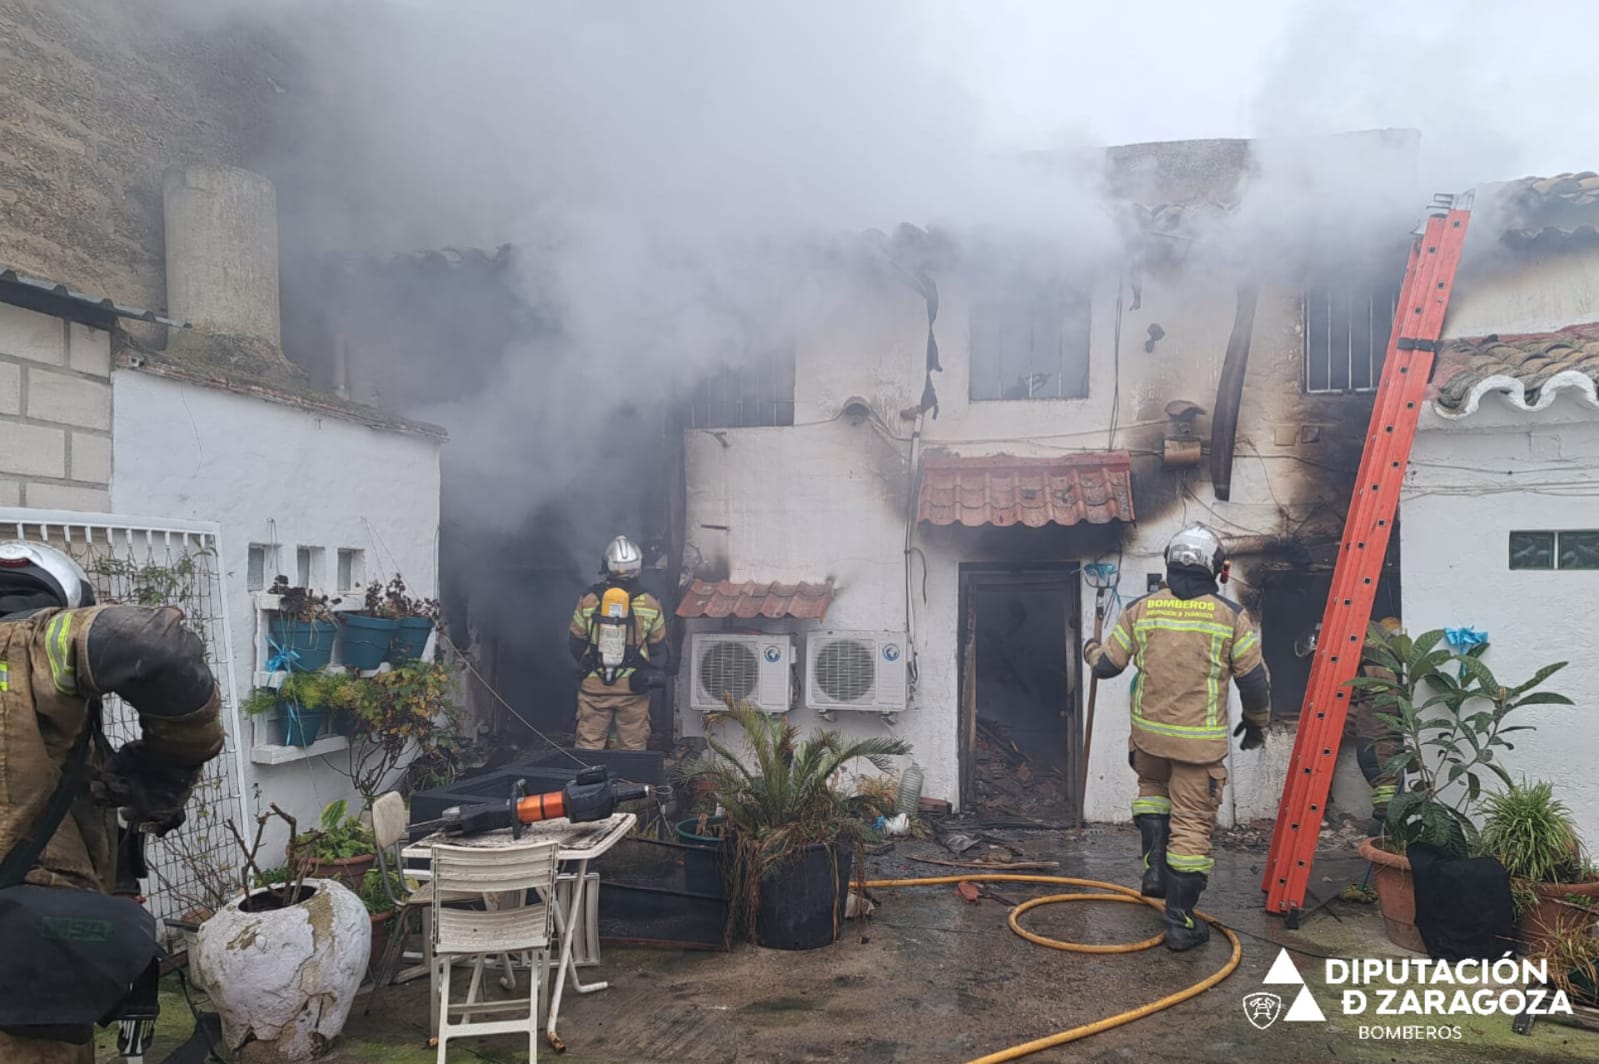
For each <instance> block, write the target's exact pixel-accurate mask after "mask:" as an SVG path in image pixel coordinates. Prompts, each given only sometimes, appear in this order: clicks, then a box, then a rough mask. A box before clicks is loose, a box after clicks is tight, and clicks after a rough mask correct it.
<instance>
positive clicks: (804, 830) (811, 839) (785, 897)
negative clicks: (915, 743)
mask: <svg viewBox="0 0 1599 1064" xmlns="http://www.w3.org/2000/svg"><path fill="white" fill-rule="evenodd" d="M720 722H727V723H731V724H733V725H734V726H736V728H737V730H738V733H739V735H740V738H741V739H742V745H743V746H744V747H745V748H746V749H747V750H748V757H747V759H746V758H744V757H740V755H739V754H738V753H735V752H734V751H733V749H731V747H730V746H728V745H727V744H725V743H724V742H722V741H721V740H720V739H718V738H715V737H712V736H710V735H708V736H707V740H706V741H707V744H708V745H709V747H710V750H709V751H707V752H706V753H704V754H701V755H698V756H697V757H695V758H693V759H692V760H690V761H689V762H687V763H685V765H684V767H683V769H682V770H681V772H680V774H681V776H682V778H683V779H684V780H685V781H686V782H689V783H692V782H694V781H696V780H707V781H709V782H710V783H711V784H712V785H713V789H714V790H715V792H716V796H717V798H718V800H719V801H720V803H721V805H722V808H723V809H724V810H725V811H726V817H727V820H726V827H727V831H728V833H729V834H730V836H731V838H730V843H729V845H730V847H731V852H730V855H729V862H728V865H729V868H728V893H727V896H728V899H729V905H728V918H729V927H728V934H729V937H730V938H731V937H734V936H736V935H738V934H739V933H741V932H742V933H744V934H747V935H749V936H750V937H751V938H752V939H753V940H754V941H756V942H757V943H759V944H760V945H763V946H770V947H773V948H777V949H814V948H816V947H818V946H825V945H827V944H828V943H831V942H833V941H835V940H836V939H837V937H838V933H839V928H840V926H841V925H842V923H843V919H844V903H845V900H846V898H847V897H848V893H849V886H848V885H849V874H850V868H851V866H852V864H853V863H854V861H855V860H856V859H857V857H858V851H859V849H860V847H861V844H862V842H863V841H864V840H865V839H866V838H867V836H868V835H869V833H870V829H869V828H868V826H867V822H866V819H865V817H864V815H863V814H864V813H865V802H864V800H863V799H861V798H860V797H859V796H857V795H852V794H844V793H842V792H841V791H840V790H839V789H838V788H837V787H836V786H835V776H836V774H837V773H838V770H839V769H840V768H842V767H843V766H844V765H846V764H848V763H849V762H851V761H854V760H855V759H857V758H865V759H867V760H868V761H870V762H871V763H872V764H873V765H875V766H876V767H877V768H878V769H879V770H880V771H887V769H888V765H889V761H888V759H889V758H890V757H893V756H896V755H900V754H907V753H909V752H910V747H909V746H908V745H907V744H906V743H904V742H903V741H901V740H898V739H887V738H871V739H856V740H845V739H843V738H841V737H840V736H839V733H838V732H836V731H822V730H817V731H816V732H814V733H813V734H812V735H810V736H808V737H805V738H801V736H800V734H799V730H798V729H797V728H795V727H794V726H793V725H792V724H790V723H789V722H788V721H787V720H786V719H784V718H782V717H779V716H774V715H771V714H767V713H764V712H762V711H761V710H759V709H757V708H755V707H754V706H753V705H750V704H748V703H734V702H732V701H731V700H729V704H728V709H727V710H726V711H724V712H720V713H717V714H714V715H712V716H711V717H710V718H708V724H710V725H711V726H712V727H713V728H714V726H715V725H716V724H717V723H720ZM710 730H711V729H710V728H708V729H707V731H708V732H709V731H710Z"/></svg>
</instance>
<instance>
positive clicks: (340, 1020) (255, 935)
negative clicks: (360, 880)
mask: <svg viewBox="0 0 1599 1064" xmlns="http://www.w3.org/2000/svg"><path fill="white" fill-rule="evenodd" d="M290 890H292V888H289V887H282V888H279V889H277V890H274V889H271V888H263V889H260V890H256V891H252V892H251V893H250V894H248V895H246V896H244V897H242V898H238V899H236V900H234V901H232V902H229V903H228V904H227V905H226V906H225V907H224V908H223V909H222V910H221V911H220V912H218V913H217V914H216V915H215V916H213V917H211V919H209V920H207V921H206V922H205V923H204V924H202V925H201V926H200V932H199V934H198V935H197V936H196V943H195V950H196V957H195V961H196V963H197V964H198V966H199V969H200V971H201V973H203V978H204V979H205V982H206V985H207V986H208V987H209V988H210V996H211V1004H212V1005H213V1006H214V1007H215V1008H216V1010H217V1012H218V1013H219V1014H220V1016H221V1017H222V1036H223V1041H224V1042H226V1043H227V1046H228V1048H229V1049H231V1050H234V1051H235V1052H237V1051H238V1050H239V1049H240V1047H242V1046H243V1045H244V1044H245V1043H246V1042H251V1043H254V1046H255V1048H254V1049H253V1050H252V1051H253V1052H255V1053H257V1054H260V1055H264V1056H265V1058H266V1059H276V1060H281V1061H301V1060H312V1059H314V1058H316V1057H319V1056H322V1055H324V1054H325V1053H327V1051H328V1049H329V1047H330V1046H331V1045H332V1043H333V1040H334V1039H335V1038H337V1037H338V1036H339V1032H340V1031H342V1030H343V1029H344V1023H345V1020H346V1019H348V1018H349V1015H350V1006H351V1004H353V1003H354V1001H355V993H356V990H357V989H358V988H359V987H360V985H361V979H362V977H363V976H364V975H365V974H366V969H367V963H368V958H369V955H370V953H371V944H372V923H371V920H370V918H369V917H368V915H367V911H366V906H365V905H363V904H362V903H361V899H360V898H359V897H357V896H356V895H355V893H354V892H352V891H350V890H348V889H346V888H345V887H344V886H343V885H341V884H339V883H337V882H334V881H332V880H325V879H307V880H305V881H304V884H303V885H302V886H301V887H300V890H299V896H298V898H296V899H294V900H293V901H292V902H291V903H289V904H284V903H285V901H287V899H286V898H285V897H284V896H283V895H284V894H286V893H288V892H289V891H290Z"/></svg>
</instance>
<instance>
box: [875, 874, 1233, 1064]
mask: <svg viewBox="0 0 1599 1064" xmlns="http://www.w3.org/2000/svg"><path fill="white" fill-rule="evenodd" d="M944 883H1050V884H1055V885H1059V886H1067V887H1093V888H1095V889H1096V890H1101V891H1106V892H1108V893H1104V894H1047V895H1045V896H1044V897H1042V898H1029V899H1028V900H1027V901H1024V902H1022V903H1021V904H1020V905H1017V906H1016V907H1014V908H1013V909H1011V911H1010V919H1009V922H1010V929H1011V930H1012V931H1014V932H1016V933H1017V934H1018V935H1020V936H1022V937H1023V938H1025V939H1026V940H1027V941H1029V942H1034V943H1037V944H1038V945H1040V946H1048V947H1049V948H1050V949H1059V950H1066V951H1068V952H1071V953H1136V952H1137V951H1139V950H1145V949H1152V948H1154V947H1155V946H1159V945H1161V944H1162V943H1163V942H1164V941H1165V938H1166V936H1165V935H1164V934H1159V935H1154V936H1152V937H1150V938H1146V939H1144V940H1143V941H1142V942H1132V943H1126V944H1118V945H1108V946H1096V945H1089V944H1087V943H1082V942H1062V941H1061V940H1060V939H1057V938H1049V937H1047V936H1044V935H1039V934H1035V933H1034V932H1032V931H1029V930H1027V929H1026V928H1025V927H1023V926H1022V925H1021V921H1020V917H1021V915H1022V914H1023V913H1025V912H1027V911H1028V910H1029V909H1036V908H1038V907H1039V906H1041V905H1054V904H1057V903H1059V902H1068V901H1095V902H1098V901H1109V902H1123V903H1126V904H1128V905H1135V904H1138V903H1143V904H1145V905H1148V906H1150V907H1151V908H1153V909H1157V910H1159V911H1161V912H1165V903H1164V902H1162V901H1161V900H1160V899H1158V898H1146V897H1144V896H1143V895H1142V894H1140V893H1138V891H1136V890H1134V889H1132V888H1131V887H1124V886H1121V885H1119V884H1116V883H1102V882H1100V881H1099V880H1097V879H1072V878H1071V877H1069V876H1035V875H1023V874H1021V873H1018V872H977V873H974V874H972V875H969V876H929V877H927V878H925V879H870V880H867V881H865V882H864V883H857V884H856V886H858V887H871V888H879V889H883V890H887V889H889V888H892V887H936V886H939V885H940V884H944ZM1194 916H1195V917H1197V918H1198V919H1201V920H1204V921H1206V922H1207V923H1209V924H1210V925H1211V926H1213V927H1215V928H1216V929H1217V930H1219V931H1220V932H1221V933H1222V934H1224V935H1226V936H1227V941H1229V942H1231V943H1232V946H1233V954H1232V956H1231V957H1229V958H1228V959H1227V963H1226V964H1225V965H1223V966H1222V968H1221V970H1220V971H1218V972H1216V973H1214V974H1213V975H1209V976H1206V977H1205V978H1204V979H1202V980H1201V981H1199V982H1197V983H1195V984H1194V985H1192V986H1190V987H1188V988H1187V989H1185V990H1179V991H1178V992H1177V993H1175V994H1168V995H1167V996H1166V997H1163V998H1161V999H1160V1000H1158V1001H1151V1002H1150V1003H1149V1004H1147V1005H1140V1006H1139V1007H1138V1008H1136V1009H1128V1010H1127V1011H1126V1012H1118V1013H1117V1014H1116V1015H1114V1016H1107V1017H1105V1018H1104V1019H1102V1020H1095V1021H1094V1022H1093V1023H1085V1024H1083V1025H1082V1026H1080V1027H1071V1028H1068V1029H1067V1030H1064V1031H1059V1032H1057V1033H1055V1034H1052V1035H1048V1036H1046V1037H1044V1038H1037V1039H1034V1040H1033V1041H1031V1042H1023V1043H1021V1044H1020V1045H1014V1046H1011V1047H1010V1048H1009V1049H1002V1050H1000V1051H999V1052H997V1053H990V1054H988V1055H987V1056H985V1057H978V1058H977V1059H976V1060H973V1061H971V1062H969V1064H998V1062H999V1061H1002V1060H1016V1059H1018V1058H1019V1057H1025V1056H1027V1055H1029V1054H1031V1053H1038V1052H1041V1051H1043V1050H1045V1049H1052V1048H1054V1047H1055V1046H1063V1045H1065V1044H1066V1043H1068V1042H1076V1041H1078V1040H1079V1039H1083V1038H1088V1037H1090V1036H1091V1035H1096V1034H1099V1033H1101V1032H1103V1031H1108V1030H1110V1029H1111V1028H1113V1027H1121V1026H1122V1025H1124V1024H1128V1023H1132V1022H1133V1021H1134V1020H1141V1019H1143V1018H1144V1017H1145V1016H1152V1015H1154V1014H1155V1013H1157V1012H1159V1011H1161V1010H1162V1009H1169V1008H1171V1007H1172V1006H1173V1005H1179V1004H1181V1003H1182V1002H1184V1001H1187V1000H1188V999H1189V998H1194V997H1198V996H1199V995H1200V994H1203V993H1204V992H1205V991H1207V990H1209V989H1210V988H1211V987H1213V986H1215V985H1216V984H1218V983H1220V982H1221V981H1222V980H1224V979H1226V978H1227V977H1228V976H1229V975H1231V974H1233V971H1234V970H1235V969H1237V967H1238V964H1239V962H1240V961H1242V960H1243V958H1244V947H1243V945H1242V943H1240V942H1239V941H1238V936H1237V935H1235V934H1234V933H1233V932H1232V929H1230V928H1228V927H1226V926H1225V925H1223V924H1222V923H1221V922H1220V921H1218V920H1216V919H1215V918H1214V917H1211V916H1207V915H1205V914H1204V913H1202V912H1200V911H1199V910H1197V909H1196V910H1194Z"/></svg>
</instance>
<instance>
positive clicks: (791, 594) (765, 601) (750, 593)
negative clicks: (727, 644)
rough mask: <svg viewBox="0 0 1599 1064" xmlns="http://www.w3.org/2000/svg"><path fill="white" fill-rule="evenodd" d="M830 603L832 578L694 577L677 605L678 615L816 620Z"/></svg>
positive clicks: (823, 613) (825, 614)
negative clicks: (734, 579)
mask: <svg viewBox="0 0 1599 1064" xmlns="http://www.w3.org/2000/svg"><path fill="white" fill-rule="evenodd" d="M832 602H833V581H832V580H828V581H826V582H825V583H820V584H805V583H800V584H778V583H771V584H758V583H755V582H754V581H749V582H747V583H743V584H735V583H733V582H731V581H728V580H722V581H719V582H717V583H711V582H709V581H705V580H696V581H694V584H693V586H692V587H690V588H689V589H688V592H687V593H686V594H685V595H684V596H683V599H682V601H681V602H679V603H678V604H677V615H678V616H679V617H737V618H739V619H741V620H749V619H751V618H754V617H767V618H771V619H777V618H780V617H794V618H798V619H800V620H806V621H819V620H821V619H822V618H824V617H826V616H827V607H828V606H830V605H831V604H832Z"/></svg>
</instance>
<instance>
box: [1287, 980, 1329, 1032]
mask: <svg viewBox="0 0 1599 1064" xmlns="http://www.w3.org/2000/svg"><path fill="white" fill-rule="evenodd" d="M1283 1020H1284V1021H1285V1022H1287V1023H1326V1022H1327V1017H1326V1016H1324V1015H1322V1011H1321V1006H1320V1005H1318V1004H1316V999H1315V998H1313V997H1311V996H1310V987H1308V986H1302V987H1300V988H1299V996H1298V997H1296V998H1294V1003H1293V1004H1292V1005H1290V1006H1289V1007H1288V1015H1286V1016H1284V1017H1283Z"/></svg>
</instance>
